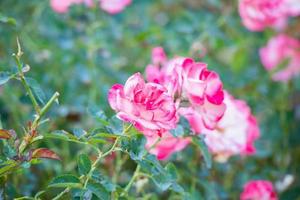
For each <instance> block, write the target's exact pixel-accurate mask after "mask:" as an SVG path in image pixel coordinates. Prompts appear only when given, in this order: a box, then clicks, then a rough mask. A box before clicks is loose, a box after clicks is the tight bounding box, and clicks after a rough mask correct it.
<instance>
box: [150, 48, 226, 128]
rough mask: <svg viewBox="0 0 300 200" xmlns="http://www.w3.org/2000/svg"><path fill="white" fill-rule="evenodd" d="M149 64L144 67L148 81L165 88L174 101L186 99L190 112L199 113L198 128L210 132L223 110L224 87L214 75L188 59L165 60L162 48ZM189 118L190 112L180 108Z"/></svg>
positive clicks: (155, 49) (202, 64) (156, 49)
mask: <svg viewBox="0 0 300 200" xmlns="http://www.w3.org/2000/svg"><path fill="white" fill-rule="evenodd" d="M152 55H153V56H152V62H153V63H154V64H151V65H148V66H147V68H146V77H147V80H148V81H150V82H154V83H159V84H162V85H164V86H165V87H166V88H167V90H168V93H169V94H170V95H171V96H173V97H174V98H177V102H179V101H181V102H182V101H185V100H189V103H191V104H192V107H193V108H191V109H192V110H193V111H195V112H198V113H197V116H199V117H201V119H202V120H201V124H199V125H198V126H199V127H200V126H202V127H207V128H210V129H213V128H214V126H215V124H216V122H217V121H219V120H220V119H221V117H222V116H223V113H224V111H225V108H226V107H225V104H224V103H223V98H224V94H223V89H222V88H223V85H222V82H221V80H220V78H219V76H218V74H217V73H215V72H213V71H209V70H208V69H207V65H206V64H204V63H198V62H194V60H193V59H191V58H184V57H176V58H173V59H170V60H167V59H165V57H166V56H165V53H164V51H163V49H162V48H161V47H156V48H154V49H153V52H152ZM180 110H182V111H181V112H182V113H184V114H186V115H188V116H190V114H189V113H190V109H188V108H180Z"/></svg>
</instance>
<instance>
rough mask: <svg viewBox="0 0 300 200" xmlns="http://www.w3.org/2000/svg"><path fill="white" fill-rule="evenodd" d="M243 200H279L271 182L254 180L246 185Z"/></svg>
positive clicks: (241, 197) (242, 195)
mask: <svg viewBox="0 0 300 200" xmlns="http://www.w3.org/2000/svg"><path fill="white" fill-rule="evenodd" d="M240 199H241V200H277V199H278V198H277V194H276V192H275V190H274V188H273V184H272V183H271V182H270V181H265V180H253V181H249V182H248V183H246V184H245V185H244V190H243V192H242V194H241V196H240Z"/></svg>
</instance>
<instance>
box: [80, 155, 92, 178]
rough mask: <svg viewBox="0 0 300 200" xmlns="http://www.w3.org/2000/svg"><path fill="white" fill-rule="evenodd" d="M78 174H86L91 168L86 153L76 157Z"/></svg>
mask: <svg viewBox="0 0 300 200" xmlns="http://www.w3.org/2000/svg"><path fill="white" fill-rule="evenodd" d="M77 163H78V171H79V174H81V175H85V174H88V173H89V172H90V170H91V167H92V163H91V161H90V159H89V157H88V156H87V155H86V154H81V155H79V156H78V159H77Z"/></svg>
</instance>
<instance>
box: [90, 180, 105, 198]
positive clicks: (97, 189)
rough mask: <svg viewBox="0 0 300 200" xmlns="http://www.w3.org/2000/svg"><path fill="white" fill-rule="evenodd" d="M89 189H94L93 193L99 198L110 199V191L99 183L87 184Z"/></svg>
mask: <svg viewBox="0 0 300 200" xmlns="http://www.w3.org/2000/svg"><path fill="white" fill-rule="evenodd" d="M87 189H89V190H90V191H92V193H93V194H95V195H96V196H97V197H98V198H99V199H102V200H109V199H110V193H109V192H108V191H107V190H106V189H105V188H104V187H103V186H102V185H101V184H99V183H95V182H89V183H88V184H87Z"/></svg>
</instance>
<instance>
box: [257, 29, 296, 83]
mask: <svg viewBox="0 0 300 200" xmlns="http://www.w3.org/2000/svg"><path fill="white" fill-rule="evenodd" d="M260 57H261V61H262V64H263V66H264V67H265V68H266V69H267V70H268V71H270V70H274V69H275V70H276V69H277V67H279V65H280V64H285V66H284V68H283V69H279V70H277V71H276V72H275V73H274V74H273V75H272V78H273V80H275V81H288V80H289V79H291V78H292V77H293V76H296V75H298V74H299V73H300V41H299V40H296V39H294V38H291V37H289V36H287V35H284V34H280V35H278V36H276V37H274V38H272V39H271V40H270V41H269V42H268V44H267V46H265V47H263V48H261V49H260Z"/></svg>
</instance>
